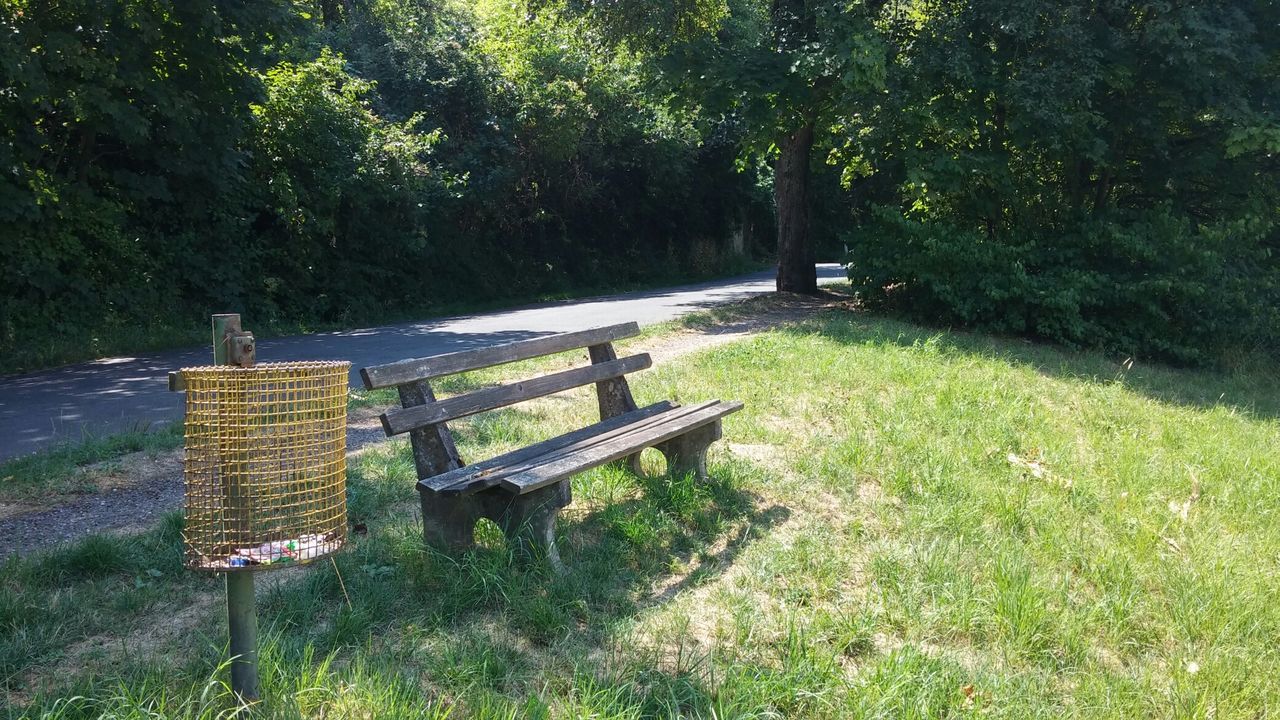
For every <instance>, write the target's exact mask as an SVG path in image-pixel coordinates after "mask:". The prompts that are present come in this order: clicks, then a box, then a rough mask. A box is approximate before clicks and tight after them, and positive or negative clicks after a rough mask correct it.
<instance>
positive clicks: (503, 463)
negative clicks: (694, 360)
mask: <svg viewBox="0 0 1280 720" xmlns="http://www.w3.org/2000/svg"><path fill="white" fill-rule="evenodd" d="M717 402H719V401H716V400H713V401H711V402H707V403H703V404H701V405H693V406H679V405H672V404H671V403H669V402H664V403H659V404H658V405H664V406H665V407H663V408H662V409H661V410H660V411H659V412H655V413H645V414H643V415H642V414H639V413H640V411H633V412H630V413H627V414H626V415H622V416H619V417H617V418H612V419H610V420H605V421H603V422H600V423H596V424H595V425H592V426H591V427H590V428H587V429H588V430H594V432H590V433H578V432H574V433H569V434H568V435H561V436H560V437H559V438H554V439H553V440H548V441H546V442H545V443H540V445H543V446H544V447H538V446H535V449H536V450H537V452H534V453H525V452H524V451H523V450H517V451H514V452H511V453H507V454H506V455H502V456H499V457H497V458H494V461H496V462H493V463H492V464H491V465H488V466H487V467H485V468H483V469H478V468H475V466H472V468H473V471H472V473H470V474H468V473H466V472H465V470H466V468H460V469H459V470H455V471H452V472H453V473H454V474H455V477H457V478H459V479H458V480H456V481H455V483H454V484H453V485H450V486H448V487H445V488H443V489H442V490H441V493H442V494H444V495H469V494H471V493H474V492H478V491H480V490H484V489H487V488H491V487H493V486H495V485H498V484H500V483H501V482H502V480H503V478H505V477H507V476H509V475H513V474H515V473H521V472H525V471H527V470H532V469H534V468H536V467H538V466H539V465H545V464H547V463H549V462H553V461H555V460H558V459H560V458H562V457H566V456H568V455H571V454H574V453H581V452H586V451H587V450H589V449H591V448H593V447H595V446H597V445H600V444H602V443H605V442H607V441H609V440H613V439H614V438H617V437H620V436H622V435H630V434H633V433H636V432H639V431H641V430H644V429H646V428H650V427H655V426H657V425H661V424H663V423H671V422H676V421H678V420H679V419H680V418H682V417H684V416H685V415H689V414H690V413H694V412H698V411H699V410H702V409H703V408H706V407H708V406H711V405H714V404H716V403H717ZM649 407H650V408H654V407H657V406H655V405H650V406H649ZM647 409H648V408H646V410H647ZM621 418H626V421H625V422H615V421H617V420H619V419H621ZM570 435H572V436H573V437H572V438H570V437H569V436H570ZM561 440H569V442H561ZM526 449H528V448H526ZM432 480H434V478H432Z"/></svg>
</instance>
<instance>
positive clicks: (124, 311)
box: [0, 0, 1280, 368]
mask: <svg viewBox="0 0 1280 720" xmlns="http://www.w3.org/2000/svg"><path fill="white" fill-rule="evenodd" d="M655 7H656V6H654V5H653V4H652V3H648V2H642V1H641V0H619V1H617V2H609V3H593V2H579V0H528V1H521V0H516V1H515V2H512V1H510V0H476V2H470V3H461V2H457V1H456V0H315V2H314V3H307V2H302V3H298V2H292V1H290V0H261V1H260V2H253V3H243V2H231V1H230V0H189V1H187V0H184V2H181V3H171V2H169V1H168V0H108V1H105V2H99V1H97V0H92V1H91V0H66V1H64V2H59V3H47V2H35V1H34V0H0V36H3V37H4V38H5V42H4V43H3V44H0V169H3V172H0V234H2V237H3V242H0V263H3V267H2V269H0V284H2V285H3V291H0V300H2V301H3V303H4V305H3V313H0V353H2V354H3V355H4V358H5V360H6V366H7V367H10V368H12V367H14V366H15V365H23V364H35V363H39V362H44V361H49V360H56V359H64V358H67V357H71V356H81V357H82V356H86V355H90V354H93V353H95V352H98V351H101V350H106V349H111V348H112V347H116V348H123V347H124V346H125V345H126V344H127V343H136V341H137V336H136V335H137V334H136V333H135V334H134V335H130V336H120V335H118V334H119V333H120V332H122V329H124V328H140V332H141V333H142V334H143V335H145V336H148V337H149V338H150V339H151V340H153V341H154V340H157V339H158V340H159V341H161V342H163V341H165V340H169V339H171V338H166V337H164V336H163V331H164V330H165V328H191V329H197V328H200V327H201V326H202V325H203V318H204V316H205V315H207V314H208V313H209V312H211V311H215V310H233V311H240V312H245V313H247V314H248V315H249V316H250V317H251V318H253V320H252V321H251V325H253V326H254V327H256V328H259V329H264V328H265V327H266V326H270V325H275V326H277V327H298V326H299V325H310V324H315V323H356V322H371V321H375V320H378V319H386V318H389V317H391V316H394V315H405V314H409V313H414V312H423V311H425V310H427V309H429V308H432V307H438V306H439V305H440V304H441V303H444V302H453V303H456V302H471V303H474V302H477V301H488V300H495V299H500V298H509V297H516V296H529V295H532V294H536V293H542V292H547V291H560V290H568V289H583V288H585V287H598V286H602V285H616V284H619V283H631V282H636V281H645V280H652V279H654V278H656V277H659V276H662V275H664V274H669V273H670V272H671V271H672V270H673V269H679V270H680V271H682V272H690V271H697V272H710V271H712V270H714V269H716V268H717V267H722V266H723V265H724V262H725V245H726V241H727V240H728V238H730V237H731V236H732V235H734V234H735V233H737V232H743V231H745V233H746V234H747V235H748V236H749V240H748V245H759V246H767V245H771V244H772V235H771V234H770V233H768V232H767V231H766V230H765V229H766V228H768V227H769V226H770V220H771V217H770V216H771V214H772V213H773V208H772V203H771V202H770V198H769V192H768V188H769V186H770V185H771V184H774V183H773V180H774V178H773V177H772V175H773V173H772V170H771V167H772V166H773V165H774V163H775V162H776V161H779V156H780V155H785V156H786V158H788V160H787V162H785V163H783V165H785V166H786V167H788V168H790V169H791V170H790V171H789V172H787V173H782V174H781V175H780V177H786V178H790V179H789V180H788V181H787V182H786V183H783V187H782V188H781V189H780V190H779V192H780V193H781V195H780V196H785V197H786V198H788V201H787V202H786V203H783V207H784V208H787V212H782V213H778V216H779V217H781V218H783V220H784V221H783V222H782V225H784V226H786V227H789V228H791V232H790V234H787V235H786V237H785V239H786V240H787V241H786V242H785V243H783V244H784V245H785V246H786V247H788V248H791V247H793V246H794V248H795V249H796V251H795V252H788V253H786V255H787V256H788V257H789V258H791V261H790V262H788V263H787V264H786V267H787V268H788V272H787V273H786V275H787V276H788V277H791V279H792V280H793V281H794V282H792V283H790V284H789V286H792V287H797V288H800V289H805V288H807V282H808V281H809V280H811V277H809V275H810V273H808V271H807V270H805V268H806V267H807V266H808V256H807V255H806V253H808V252H809V250H810V249H812V248H815V247H816V248H817V250H818V252H819V254H820V255H822V256H825V257H830V255H831V254H834V253H836V252H838V250H837V249H838V248H840V247H841V246H844V247H848V248H850V253H851V254H850V260H851V261H852V266H851V269H850V278H851V280H852V281H853V283H854V285H855V287H856V288H857V289H858V290H859V291H860V292H861V294H862V295H863V297H864V298H866V299H867V300H868V301H869V302H871V303H873V304H875V303H879V304H883V305H888V306H894V307H897V308H900V309H903V310H905V311H907V312H909V313H911V314H913V315H916V316H918V317H921V318H923V319H926V320H928V321H935V322H938V321H940V322H945V323H955V324H962V325H967V326H976V327H982V328H988V329H993V330H997V331H1001V332H1011V333H1026V334H1031V335H1035V336H1039V337H1044V338H1050V339H1053V340H1057V341H1061V342H1065V343H1068V344H1072V345H1080V346H1100V347H1106V348H1110V349H1114V350H1117V351H1123V352H1128V353H1146V354H1151V355H1160V356H1163V357H1167V358H1173V359H1177V360H1181V361H1189V362H1198V361H1210V360H1213V359H1215V358H1216V357H1218V356H1221V355H1222V353H1223V352H1224V351H1229V350H1230V349H1232V348H1254V347H1265V348H1268V349H1272V350H1274V349H1276V348H1280V322H1277V307H1280V255H1278V254H1277V252H1276V251H1277V250H1278V249H1280V248H1277V245H1280V119H1278V113H1280V83H1276V82H1275V77H1276V75H1277V70H1280V36H1277V35H1276V34H1275V33H1274V32H1270V30H1271V29H1274V28H1275V27H1277V25H1280V5H1276V4H1274V3H1272V4H1268V3H1228V4H1226V5H1222V4H1217V3H1201V2H1189V3H1178V4H1175V5H1170V4H1167V3H1148V2H1141V1H1139V0H1122V1H1118V2H1108V3H1096V2H1090V1H1088V0H1053V1H1052V2H1037V3H1032V2H1026V1H1025V0H993V1H992V2H985V3H969V2H959V1H958V0H957V1H954V2H953V1H952V0H943V1H939V2H928V3H886V2H869V3H855V4H853V5H849V4H847V3H838V2H833V1H832V0H821V1H818V0H787V2H764V1H763V0H731V1H729V2H720V1H716V2H702V1H701V0H696V1H690V2H681V3H675V4H669V7H668V6H667V5H664V6H663V11H662V12H655V10H654V8H655ZM810 156H811V157H812V159H813V160H814V162H813V163H811V164H813V165H815V167H813V168H812V170H813V172H812V173H806V172H801V171H800V170H801V169H803V168H805V167H807V166H808V165H809V164H807V163H805V162H803V161H802V159H803V158H805V157H810ZM810 177H811V178H812V182H811V183H810V180H809V178H810ZM810 185H811V186H810ZM806 204H807V205H808V207H803V206H804V205H806ZM810 229H811V231H810ZM797 258H798V259H797ZM792 276H794V277H792ZM158 336H159V337H158ZM111 338H115V339H114V341H113V340H112V339H111Z"/></svg>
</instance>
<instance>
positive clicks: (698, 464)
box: [657, 420, 722, 480]
mask: <svg viewBox="0 0 1280 720" xmlns="http://www.w3.org/2000/svg"><path fill="white" fill-rule="evenodd" d="M721 435H722V433H721V429H720V421H719V420H716V421H715V422H713V423H708V424H706V425H703V426H702V427H698V428H694V429H693V430H690V431H689V432H687V433H685V434H684V435H681V436H680V437H677V438H673V439H671V440H668V441H667V442H665V443H662V444H661V445H659V446H657V447H658V450H659V451H660V452H661V453H662V454H663V455H665V456H666V458H667V474H668V475H672V476H677V475H685V474H688V473H694V474H696V475H697V476H698V479H699V480H706V479H707V448H708V447H710V446H711V443H713V442H715V441H717V440H719V439H720V437H721Z"/></svg>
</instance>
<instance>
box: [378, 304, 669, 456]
mask: <svg viewBox="0 0 1280 720" xmlns="http://www.w3.org/2000/svg"><path fill="white" fill-rule="evenodd" d="M614 327H623V326H620V325H619V326H614ZM575 342H576V341H575ZM570 347H578V346H577V345H571V346H570ZM550 352H557V351H556V350H552V351H550ZM543 354H548V353H543ZM535 357H536V356H535ZM652 364H653V360H652V359H651V358H650V357H649V355H648V354H647V353H646V354H641V355H632V356H630V357H624V358H622V359H620V360H611V361H609V362H602V363H596V364H593V365H585V366H583V367H578V368H573V369H572V370H564V371H562V372H557V373H552V374H550V375H544V376H542V377H536V378H533V379H530V380H524V381H521V382H517V383H512V384H510V385H499V386H497V387H491V388H485V389H482V390H476V391H474V392H469V393H467V394H465V395H455V396H454V397H451V398H446V399H444V400H439V401H437V402H428V403H425V404H422V405H414V406H412V407H401V408H394V409H391V410H388V411H387V412H385V413H383V414H382V427H383V429H384V430H386V432H387V434H388V435H399V434H400V433H405V432H408V431H410V430H413V429H416V428H420V427H424V426H427V425H434V424H436V423H442V422H446V421H449V420H455V419H457V418H460V417H466V416H468V415H475V414H476V413H481V412H484V411H486V410H494V409H497V408H500V407H506V406H508V405H514V404H516V403H519V402H524V401H525V400H532V399H533V398H538V397H543V396H544V395H551V394H553V393H558V392H562V391H564V390H570V389H572V388H575V387H580V386H582V385H589V384H591V383H598V382H601V381H603V380H609V379H611V378H618V377H622V376H623V375H626V374H627V373H632V372H635V371H637V370H644V369H645V368H648V367H649V366H650V365H652Z"/></svg>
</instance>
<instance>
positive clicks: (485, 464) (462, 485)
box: [418, 400, 675, 495]
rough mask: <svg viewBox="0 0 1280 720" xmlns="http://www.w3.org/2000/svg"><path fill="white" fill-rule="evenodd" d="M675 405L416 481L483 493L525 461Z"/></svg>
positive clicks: (640, 412)
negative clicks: (503, 475) (508, 471)
mask: <svg viewBox="0 0 1280 720" xmlns="http://www.w3.org/2000/svg"><path fill="white" fill-rule="evenodd" d="M673 407H675V406H674V405H672V404H671V403H670V402H669V401H666V400H663V401H662V402H660V403H654V404H653V405H649V406H647V407H643V408H640V409H639V410H634V411H632V412H629V413H626V414H625V415H619V416H617V417H612V418H609V419H608V420H604V421H601V422H598V423H595V424H594V425H588V426H587V427H584V428H582V429H580V430H574V431H573V432H569V433H565V434H564V435H558V436H556V437H553V438H550V439H548V440H543V441H542V442H539V443H535V444H533V445H529V446H528V447H524V448H520V449H519V450H513V451H511V452H509V453H506V454H504V455H498V456H495V457H492V458H490V459H488V460H482V461H480V462H477V463H472V464H471V465H466V466H463V467H460V468H458V469H456V470H450V471H449V472H446V473H441V474H440V475H435V476H432V477H428V478H423V479H422V480H420V481H419V482H418V484H419V485H421V486H422V487H424V488H426V489H428V490H432V491H435V492H442V493H445V494H449V495H455V494H456V495H468V494H470V493H473V492H476V491H478V490H484V489H485V488H488V487H493V486H494V485H497V484H498V481H499V479H501V477H502V476H501V474H500V473H501V471H502V470H504V469H505V468H508V467H511V466H513V465H519V464H520V463H524V462H525V461H527V460H529V459H531V458H535V457H538V456H539V455H546V454H548V453H552V452H556V451H558V450H561V449H563V448H566V447H571V446H573V445H574V444H575V443H578V442H581V441H583V440H589V439H591V438H595V437H600V436H601V435H604V434H607V433H609V432H612V431H615V430H617V429H618V428H623V427H627V426H629V425H631V424H633V423H636V422H638V421H642V420H645V419H647V418H651V417H654V416H657V415H660V414H662V413H664V412H666V411H667V410H671V409H672V408H673Z"/></svg>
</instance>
